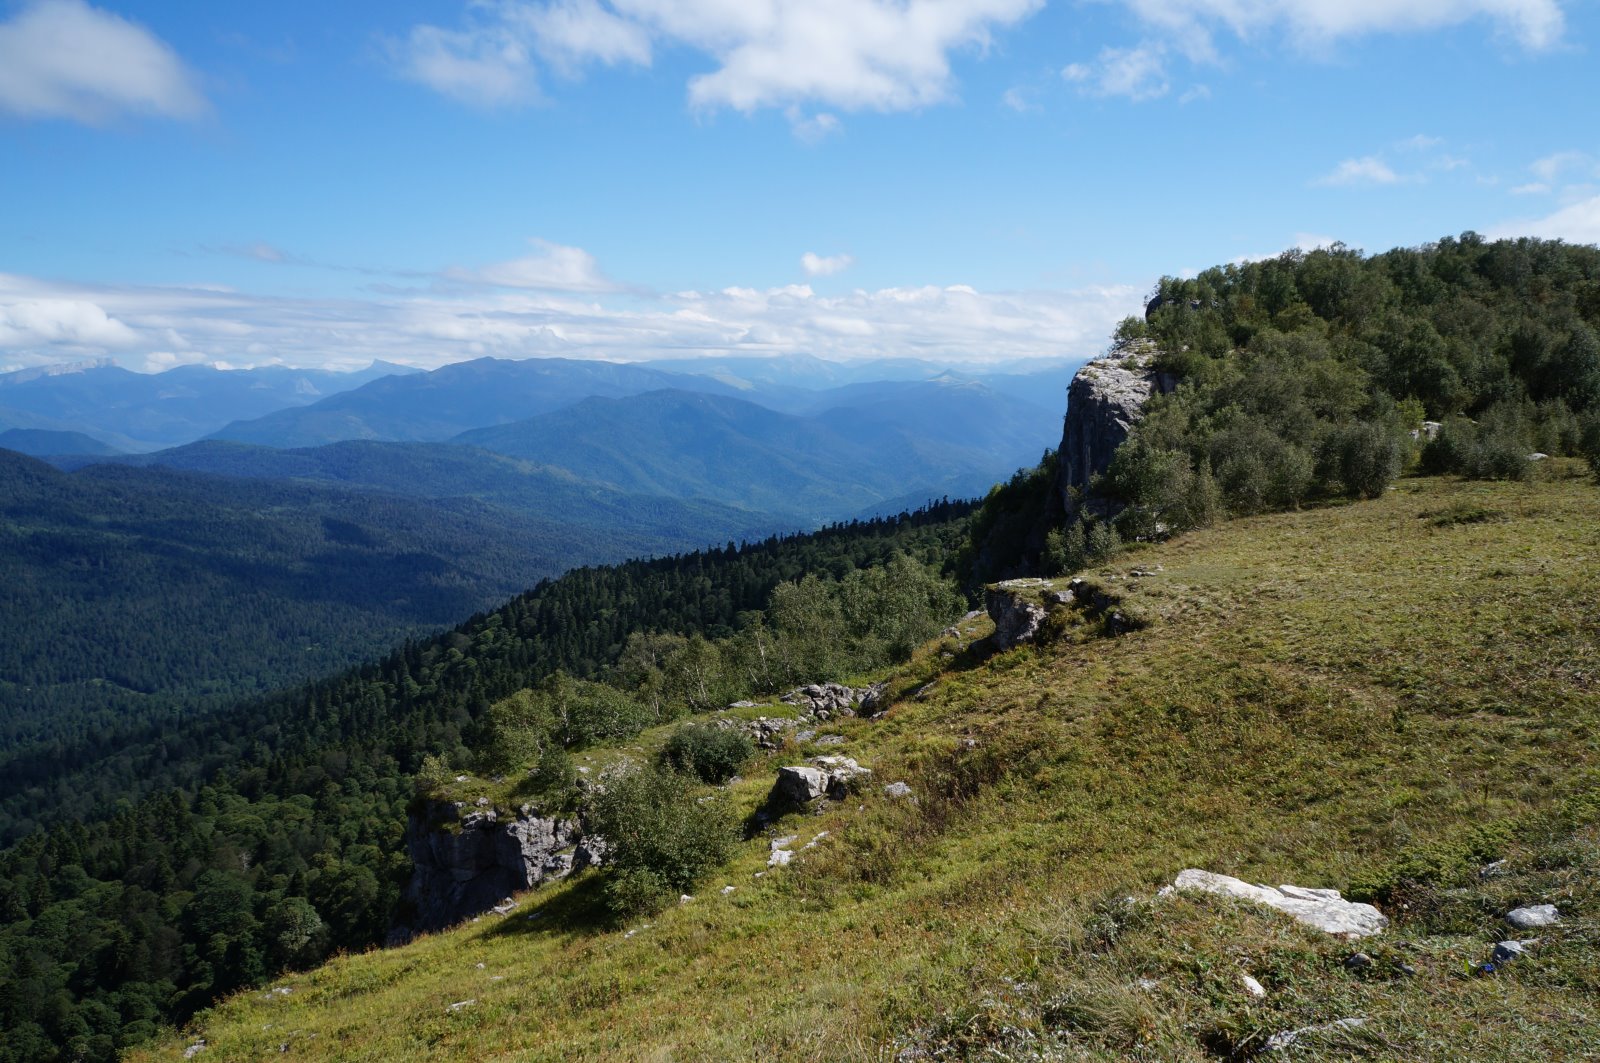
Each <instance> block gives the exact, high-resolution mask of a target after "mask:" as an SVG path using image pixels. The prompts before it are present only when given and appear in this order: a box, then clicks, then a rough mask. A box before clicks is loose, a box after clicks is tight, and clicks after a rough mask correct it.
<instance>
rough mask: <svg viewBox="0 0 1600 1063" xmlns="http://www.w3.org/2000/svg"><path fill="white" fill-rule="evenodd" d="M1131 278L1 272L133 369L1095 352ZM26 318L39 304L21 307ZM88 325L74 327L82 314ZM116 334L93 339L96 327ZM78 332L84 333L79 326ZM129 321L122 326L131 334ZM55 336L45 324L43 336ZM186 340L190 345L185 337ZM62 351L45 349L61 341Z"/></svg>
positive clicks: (27, 339)
mask: <svg viewBox="0 0 1600 1063" xmlns="http://www.w3.org/2000/svg"><path fill="white" fill-rule="evenodd" d="M1140 295H1141V292H1140V290H1139V289H1136V288H1133V287H1130V286H1119V287H1095V288H1083V289H1077V290H1071V291H1036V292H979V291H976V290H974V289H972V288H970V287H965V286H960V285H955V286H949V287H935V286H926V287H919V288H885V289H880V290H877V291H864V290H856V291H852V292H849V293H846V294H841V295H837V296H822V295H818V294H817V293H815V292H813V291H812V290H811V288H810V287H809V286H807V285H786V286H783V287H778V288H769V289H752V288H727V289H724V290H722V291H716V292H680V293H676V294H672V295H661V296H645V295H640V294H638V293H629V294H627V295H624V296H621V297H619V298H618V300H617V302H616V304H615V305H613V304H612V302H611V301H609V298H608V297H607V296H604V295H599V294H585V295H576V294H563V293H558V292H548V291H537V290H532V289H520V290H519V289H491V288H483V287H472V288H459V289H456V290H455V291H451V292H444V291H435V292H429V293H425V294H424V293H409V294H395V295H388V296H383V297H375V298H369V299H332V298H324V299H318V298H285V297H269V296H258V295H251V294H247V293H240V292H235V291H228V290H222V289H216V288H198V287H185V288H135V287H112V286H94V287H91V286H84V285H66V284H58V283H54V282H47V281H41V280H37V279H35V278H30V277H24V276H17V275H6V274H0V314H4V315H6V316H5V318H4V320H6V321H8V322H9V321H10V320H11V319H12V315H13V313H14V311H15V308H16V307H17V306H18V305H19V304H28V303H39V302H43V303H47V304H58V305H59V304H63V303H67V304H81V305H84V306H88V307H93V308H96V309H97V310H98V312H99V313H100V314H102V315H104V316H103V318H98V317H95V316H94V314H93V312H86V313H85V314H84V316H82V317H78V318H74V317H73V316H72V315H69V314H63V313H59V312H58V313H55V314H54V316H53V317H52V318H50V320H57V319H61V318H66V319H67V320H66V321H65V322H63V321H57V324H55V325H53V326H51V327H52V328H54V329H55V332H54V333H53V334H54V335H56V336H63V337H65V336H69V335H70V337H71V339H72V341H73V346H72V354H73V355H74V356H77V357H82V356H83V355H84V354H95V353H99V354H106V353H115V354H117V355H118V357H119V358H120V359H121V360H123V361H124V362H125V363H126V364H129V365H134V366H144V365H149V366H151V367H155V366H158V365H163V364H177V363H178V362H179V361H185V362H187V361H208V362H217V361H226V362H228V363H230V364H234V365H260V364H285V365H303V366H329V367H332V368H358V367H361V366H364V365H366V364H368V363H369V362H371V361H372V360H373V359H374V358H384V359H388V360H391V361H397V362H402V363H407V364H411V365H417V366H425V367H431V366H437V365H442V364H444V363H446V362H453V361H460V360H462V359H466V358H475V357H479V356H482V355H495V356H498V357H506V358H522V357H536V356H557V355H559V356H563V357H571V358H608V359H615V360H624V361H626V360H639V359H646V358H653V357H662V356H674V357H681V356H693V355H700V354H708V355H709V354H726V353H730V352H738V353H746V354H777V353H792V352H809V353H812V354H816V355H818V356H821V357H826V358H834V359H845V360H848V359H854V358H877V357H921V358H931V359H940V360H949V361H1009V360H1013V359H1022V358H1034V357H1051V358H1062V357H1074V356H1083V357H1087V356H1089V355H1092V354H1094V353H1097V352H1099V351H1101V350H1103V349H1104V347H1105V343H1106V340H1107V337H1108V336H1109V335H1110V333H1111V330H1112V329H1113V328H1114V327H1115V325H1116V323H1117V322H1118V321H1119V320H1121V319H1122V318H1123V317H1124V316H1126V315H1127V314H1129V313H1134V312H1137V311H1138V309H1139V306H1140ZM24 316H26V313H25V314H24ZM72 321H76V322H77V324H76V325H72V324H71V322H72ZM95 321H103V322H105V323H106V324H103V325H101V326H100V327H101V328H102V329H105V330H106V331H104V332H103V333H102V334H100V335H99V338H100V339H101V340H103V341H105V342H101V343H98V344H97V343H95V342H92V341H93V340H94V339H95V338H96V332H95V328H94V327H93V322H95ZM38 324H39V322H38V321H37V320H35V321H34V322H33V325H32V326H30V330H29V331H28V332H27V333H25V334H24V333H23V332H21V331H19V330H17V329H15V328H12V327H11V326H9V325H8V326H7V327H6V329H7V330H6V331H3V332H0V366H4V365H10V366H19V365H24V364H38V363H39V362H41V361H49V360H59V359H60V357H61V355H62V354H65V353H66V347H64V346H62V345H57V346H55V347H53V348H52V347H49V346H48V345H47V344H46V343H45V341H43V340H41V338H40V333H39V330H38V328H37V327H36V326H37V325H38ZM74 328H75V329H76V331H74ZM124 329H125V330H126V331H122V330H124ZM46 331H48V329H47V330H46ZM174 339H177V340H181V341H182V342H181V345H180V344H178V343H175V342H174ZM52 349H54V350H56V351H58V352H60V353H58V354H57V355H56V356H55V358H54V359H52V358H50V357H48V352H49V350H52Z"/></svg>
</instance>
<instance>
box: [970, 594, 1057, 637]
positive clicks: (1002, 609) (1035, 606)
mask: <svg viewBox="0 0 1600 1063" xmlns="http://www.w3.org/2000/svg"><path fill="white" fill-rule="evenodd" d="M1049 586H1050V581H1049V580H1042V579H1008V580H1005V581H1004V582H1001V583H996V584H995V585H994V586H992V587H986V588H984V592H983V606H984V609H985V610H987V611H988V613H989V617H990V619H992V620H993V621H994V635H993V640H994V646H995V649H998V650H1009V649H1010V648H1011V647H1013V646H1016V645H1018V644H1019V643H1023V642H1032V641H1033V640H1034V637H1035V636H1037V635H1038V634H1039V625H1040V624H1043V623H1044V621H1045V617H1046V616H1048V615H1049V612H1048V610H1047V609H1046V608H1045V607H1044V605H1042V604H1040V602H1039V601H1038V600H1037V598H1036V596H1037V595H1038V594H1039V593H1040V592H1041V591H1043V590H1045V589H1048V588H1049ZM1029 592H1031V593H1029Z"/></svg>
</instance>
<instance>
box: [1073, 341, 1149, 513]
mask: <svg viewBox="0 0 1600 1063" xmlns="http://www.w3.org/2000/svg"><path fill="white" fill-rule="evenodd" d="M1155 356H1156V349H1155V347H1154V345H1153V344H1151V343H1150V342H1149V341H1147V340H1133V341H1130V342H1127V343H1121V344H1118V345H1117V346H1115V347H1112V348H1111V350H1109V351H1107V352H1106V353H1105V354H1103V355H1101V356H1100V357H1099V358H1096V359H1095V360H1094V361H1092V362H1090V363H1089V364H1088V365H1085V366H1084V367H1083V368H1082V369H1080V370H1078V372H1077V375H1076V376H1074V377H1073V378H1072V383H1071V385H1069V386H1068V388H1067V416H1066V423H1065V425H1064V426H1063V429H1062V433H1061V451H1060V461H1061V471H1060V480H1059V489H1060V491H1061V498H1062V501H1063V503H1064V505H1065V507H1066V511H1067V513H1068V514H1069V515H1071V514H1073V513H1076V512H1077V511H1078V508H1079V507H1080V505H1082V497H1083V496H1084V495H1085V494H1086V493H1087V492H1088V489H1089V483H1090V481H1091V480H1092V479H1093V478H1094V477H1096V476H1098V475H1100V474H1101V473H1103V472H1105V471H1106V467H1107V466H1109V465H1110V464H1111V455H1112V452H1113V451H1115V450H1116V449H1117V447H1119V446H1121V445H1122V441H1123V440H1125V439H1127V438H1128V432H1129V431H1130V430H1131V429H1132V428H1133V426H1134V425H1135V424H1137V423H1138V421H1139V418H1141V417H1143V416H1144V406H1145V403H1147V402H1149V401H1150V397H1151V396H1152V395H1157V394H1162V395H1164V394H1167V393H1169V392H1171V391H1172V390H1173V388H1174V387H1176V386H1177V382H1176V381H1175V380H1174V379H1173V378H1172V377H1171V376H1170V375H1169V374H1166V373H1160V372H1157V371H1156V370H1155V368H1154V362H1155Z"/></svg>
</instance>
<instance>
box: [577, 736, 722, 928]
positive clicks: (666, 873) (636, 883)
mask: <svg viewBox="0 0 1600 1063" xmlns="http://www.w3.org/2000/svg"><path fill="white" fill-rule="evenodd" d="M584 819H585V822H586V823H587V824H588V827H589V829H590V830H591V831H592V832H593V833H595V834H597V835H599V836H600V837H602V838H604V839H605V840H606V843H607V845H608V846H609V847H610V848H609V849H608V851H607V861H608V863H609V865H610V868H611V881H610V882H609V883H608V884H607V887H606V899H607V903H608V904H609V905H610V907H611V910H612V911H613V912H615V913H616V914H617V915H621V916H628V915H639V914H645V913H648V912H650V911H653V910H655V909H657V908H659V907H660V906H661V905H662V904H663V903H665V901H666V900H667V899H670V898H671V896H672V895H673V894H674V893H679V892H684V891H687V890H689V889H690V888H691V887H692V886H693V885H694V884H695V882H696V881H698V880H699V878H700V877H701V876H702V875H704V874H705V873H706V872H708V871H710V870H711V869H712V868H714V867H716V866H718V865H720V864H721V863H722V862H723V861H724V860H726V859H727V857H728V852H729V849H730V848H731V847H732V845H733V840H734V824H733V819H732V817H731V816H730V815H729V813H728V811H727V809H726V808H725V807H724V806H723V805H722V804H721V803H720V802H716V801H708V802H705V803H701V802H699V801H696V800H695V796H694V794H693V793H692V792H691V790H690V786H689V782H688V780H687V779H685V778H684V777H683V776H681V775H678V774H676V773H674V772H669V771H660V770H658V769H656V768H654V767H650V766H645V767H641V768H638V769H636V770H634V771H631V772H627V773H626V774H620V775H613V776H611V777H609V778H608V779H606V781H605V783H604V786H603V788H602V789H601V790H600V791H599V792H598V793H596V794H595V795H594V796H593V798H592V799H591V800H590V803H589V807H588V809H587V811H586V814H585V817H584Z"/></svg>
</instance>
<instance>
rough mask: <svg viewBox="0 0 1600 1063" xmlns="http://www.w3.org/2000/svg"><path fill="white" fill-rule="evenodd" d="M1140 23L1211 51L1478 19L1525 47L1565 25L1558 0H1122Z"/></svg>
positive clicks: (1312, 45) (1321, 44) (1314, 44)
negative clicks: (1230, 41) (1223, 36)
mask: <svg viewBox="0 0 1600 1063" xmlns="http://www.w3.org/2000/svg"><path fill="white" fill-rule="evenodd" d="M1122 3H1123V4H1124V6H1126V7H1127V8H1128V9H1129V10H1131V11H1132V12H1133V13H1134V14H1135V15H1136V16H1137V17H1138V18H1139V19H1140V20H1141V21H1142V22H1144V23H1145V24H1147V25H1148V26H1152V27H1157V28H1159V29H1162V30H1164V31H1165V32H1167V33H1168V34H1170V35H1171V36H1172V37H1174V38H1176V39H1182V40H1185V41H1187V42H1188V50H1189V51H1190V52H1191V53H1193V54H1205V53H1209V52H1212V51H1213V50H1214V47H1215V45H1214V35H1215V33H1216V32H1217V31H1218V30H1225V31H1227V32H1228V33H1230V34H1232V35H1234V36H1236V37H1239V38H1246V39H1248V38H1258V37H1261V36H1263V35H1265V34H1269V33H1278V34H1283V35H1285V36H1287V37H1288V38H1289V39H1290V40H1291V41H1292V42H1294V43H1295V44H1296V45H1297V46H1299V47H1302V48H1305V49H1309V50H1318V49H1321V48H1325V47H1326V46H1328V45H1329V44H1332V43H1334V42H1337V41H1340V40H1343V39H1346V38H1353V37H1363V36H1368V35H1371V34H1377V33H1416V32H1423V31H1428V30H1438V29H1446V28H1449V27H1452V26H1459V25H1462V24H1464V23H1467V22H1473V21H1486V22H1488V23H1490V24H1491V25H1493V26H1494V27H1495V29H1496V30H1497V31H1498V32H1500V33H1503V34H1506V35H1508V36H1510V37H1511V38H1512V39H1513V40H1515V41H1516V42H1517V43H1518V44H1519V45H1521V46H1522V47H1524V48H1527V49H1530V50H1535V51H1537V50H1543V49H1546V48H1550V47H1552V46H1553V45H1555V44H1556V43H1557V42H1558V41H1559V40H1560V39H1561V35H1562V33H1563V32H1564V30H1565V27H1566V20H1565V17H1564V16H1563V14H1562V5H1561V3H1560V2H1559V0H1122Z"/></svg>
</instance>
